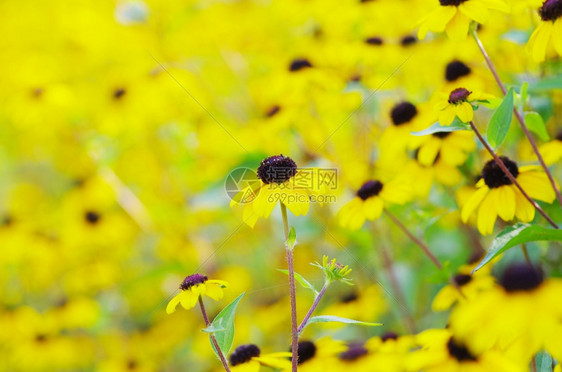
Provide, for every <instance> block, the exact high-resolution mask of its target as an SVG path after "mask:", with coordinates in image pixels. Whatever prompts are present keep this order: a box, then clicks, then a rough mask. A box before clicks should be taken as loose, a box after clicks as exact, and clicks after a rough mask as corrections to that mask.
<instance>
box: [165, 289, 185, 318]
mask: <svg viewBox="0 0 562 372" xmlns="http://www.w3.org/2000/svg"><path fill="white" fill-rule="evenodd" d="M182 293H183V292H180V293H178V294H177V295H175V296H174V297H173V298H172V299H171V300H170V302H168V306H166V313H167V314H171V313H173V312H174V311H176V307H177V306H178V304H179V303H180V300H181V295H182Z"/></svg>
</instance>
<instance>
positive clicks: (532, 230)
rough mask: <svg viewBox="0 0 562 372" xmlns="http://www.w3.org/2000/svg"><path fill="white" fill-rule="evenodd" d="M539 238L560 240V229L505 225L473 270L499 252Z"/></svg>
mask: <svg viewBox="0 0 562 372" xmlns="http://www.w3.org/2000/svg"><path fill="white" fill-rule="evenodd" d="M539 240H555V241H562V230H556V229H549V228H547V227H543V226H539V225H530V224H525V223H517V224H515V225H513V226H509V227H506V228H505V229H504V230H503V231H502V232H500V233H499V234H498V235H497V236H496V237H495V238H494V240H493V241H492V245H491V247H490V249H489V250H488V253H487V254H486V256H485V257H484V258H483V259H482V261H480V263H479V264H478V266H476V268H475V269H474V271H477V270H479V269H480V268H482V267H483V266H484V265H486V264H487V263H488V262H490V261H491V260H492V259H494V258H495V257H496V256H497V255H499V254H500V253H503V252H505V251H506V250H508V249H509V248H512V247H515V246H516V245H519V244H522V243H528V242H534V241H539ZM474 271H473V273H474Z"/></svg>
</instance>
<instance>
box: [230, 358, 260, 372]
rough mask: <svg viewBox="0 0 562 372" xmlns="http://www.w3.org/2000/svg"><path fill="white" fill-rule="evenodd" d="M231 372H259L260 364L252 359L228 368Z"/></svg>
mask: <svg viewBox="0 0 562 372" xmlns="http://www.w3.org/2000/svg"><path fill="white" fill-rule="evenodd" d="M230 370H231V371H232V372H259V370H260V362H258V361H257V360H255V358H252V359H251V360H250V361H248V362H246V363H242V364H237V365H235V366H234V367H230Z"/></svg>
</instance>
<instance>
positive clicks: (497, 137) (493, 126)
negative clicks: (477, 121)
mask: <svg viewBox="0 0 562 372" xmlns="http://www.w3.org/2000/svg"><path fill="white" fill-rule="evenodd" d="M512 117H513V88H509V91H508V92H507V94H506V95H505V97H504V98H503V100H502V103H500V105H499V106H498V108H497V109H496V111H495V112H494V114H493V115H492V118H491V119H490V124H489V125H488V132H487V136H488V142H489V143H490V146H492V147H498V146H499V145H501V144H502V143H503V141H504V140H505V137H506V136H507V131H508V130H509V126H510V125H511V119H512Z"/></svg>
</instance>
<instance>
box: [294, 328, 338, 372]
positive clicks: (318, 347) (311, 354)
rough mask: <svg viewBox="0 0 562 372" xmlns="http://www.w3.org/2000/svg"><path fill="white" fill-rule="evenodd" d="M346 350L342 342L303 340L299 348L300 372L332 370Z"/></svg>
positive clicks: (324, 338)
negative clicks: (339, 356)
mask: <svg viewBox="0 0 562 372" xmlns="http://www.w3.org/2000/svg"><path fill="white" fill-rule="evenodd" d="M345 350H346V346H345V344H344V343H343V342H342V341H338V340H333V339H331V338H329V337H323V338H321V339H319V340H316V341H314V342H313V341H308V340H303V341H300V342H299V347H298V356H299V359H298V370H299V371H302V372H319V371H325V370H327V369H330V368H331V367H332V366H333V364H334V362H335V361H336V360H337V357H338V355H339V354H340V353H342V352H344V351H345Z"/></svg>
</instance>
